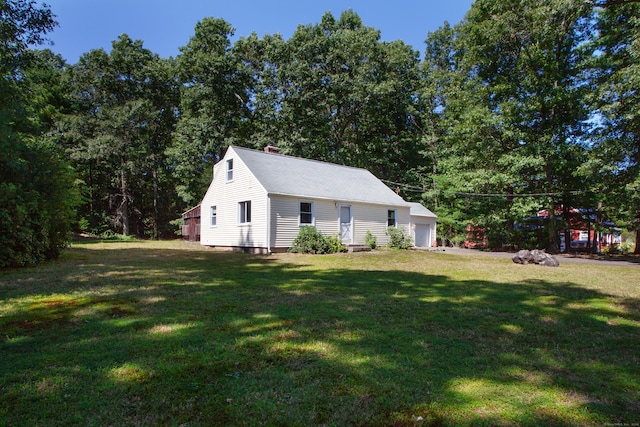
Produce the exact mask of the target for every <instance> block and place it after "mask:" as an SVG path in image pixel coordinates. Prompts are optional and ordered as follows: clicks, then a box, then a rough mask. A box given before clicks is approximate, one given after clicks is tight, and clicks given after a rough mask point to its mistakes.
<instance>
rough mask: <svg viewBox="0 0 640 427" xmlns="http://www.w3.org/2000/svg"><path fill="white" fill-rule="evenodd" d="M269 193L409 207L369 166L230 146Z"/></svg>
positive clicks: (228, 153) (227, 155)
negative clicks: (328, 161)
mask: <svg viewBox="0 0 640 427" xmlns="http://www.w3.org/2000/svg"><path fill="white" fill-rule="evenodd" d="M232 153H233V154H234V155H235V156H237V157H238V158H239V159H240V160H241V161H242V162H243V163H244V164H245V165H246V166H247V168H248V169H249V170H250V172H251V173H252V174H253V175H254V177H255V178H256V179H257V180H258V181H259V182H260V184H261V185H262V186H263V187H264V189H265V190H266V191H267V193H269V194H277V195H286V196H295V197H303V198H304V197H307V198H318V199H331V200H341V201H354V202H363V203H373V204H383V205H391V206H407V203H406V202H405V201H404V200H403V199H402V197H400V196H398V195H397V194H396V193H394V192H393V191H392V190H391V189H390V188H389V187H387V186H386V185H385V184H384V183H382V181H380V180H379V179H378V178H376V177H375V176H374V175H373V174H372V173H371V172H369V171H368V170H366V169H360V168H353V167H349V166H342V165H337V164H333V163H327V162H320V161H317V160H309V159H303V158H300V157H292V156H286V155H281V154H270V153H265V152H263V151H257V150H251V149H248V148H242V147H235V146H233V147H229V151H228V152H227V154H226V155H225V159H226V158H228V157H229V155H230V154H232Z"/></svg>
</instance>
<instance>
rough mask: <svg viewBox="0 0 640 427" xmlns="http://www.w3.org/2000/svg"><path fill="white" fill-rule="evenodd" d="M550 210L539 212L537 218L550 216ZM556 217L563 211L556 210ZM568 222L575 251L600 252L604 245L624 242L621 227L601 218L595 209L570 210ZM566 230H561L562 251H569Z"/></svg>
mask: <svg viewBox="0 0 640 427" xmlns="http://www.w3.org/2000/svg"><path fill="white" fill-rule="evenodd" d="M548 217H549V211H548V210H546V209H544V210H541V211H539V212H538V214H537V218H548ZM556 217H558V218H561V219H563V218H562V211H561V210H559V211H558V212H556ZM568 223H569V226H570V229H569V233H570V236H571V241H570V248H571V250H574V251H589V252H592V251H594V249H595V252H600V251H601V250H602V248H603V247H606V246H615V245H620V244H621V243H622V234H621V230H620V228H618V227H616V226H615V224H614V223H613V222H611V221H609V220H607V219H599V218H598V215H597V213H596V212H595V211H594V210H588V209H575V208H571V209H570V210H569V218H568ZM565 231H566V230H564V229H563V230H560V231H559V241H560V252H567V249H568V248H567V242H566V241H565V240H566V238H565V236H566V233H565Z"/></svg>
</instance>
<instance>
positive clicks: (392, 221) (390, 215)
mask: <svg viewBox="0 0 640 427" xmlns="http://www.w3.org/2000/svg"><path fill="white" fill-rule="evenodd" d="M387 225H388V226H389V227H395V226H396V211H394V210H391V209H390V210H388V211H387Z"/></svg>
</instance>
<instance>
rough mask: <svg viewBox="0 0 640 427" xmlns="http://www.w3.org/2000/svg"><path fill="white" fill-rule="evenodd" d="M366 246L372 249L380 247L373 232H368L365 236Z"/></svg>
mask: <svg viewBox="0 0 640 427" xmlns="http://www.w3.org/2000/svg"><path fill="white" fill-rule="evenodd" d="M364 244H365V245H367V246H369V247H370V248H371V249H375V248H376V246H378V243H377V239H376V236H374V235H373V233H371V230H367V233H366V234H365V235H364Z"/></svg>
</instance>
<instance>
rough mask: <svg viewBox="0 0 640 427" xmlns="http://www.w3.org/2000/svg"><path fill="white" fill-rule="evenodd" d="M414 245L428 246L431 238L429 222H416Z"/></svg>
mask: <svg viewBox="0 0 640 427" xmlns="http://www.w3.org/2000/svg"><path fill="white" fill-rule="evenodd" d="M415 239H416V241H415V243H414V244H415V245H416V247H417V248H428V247H429V241H430V240H431V226H430V225H429V224H416V235H415Z"/></svg>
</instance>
